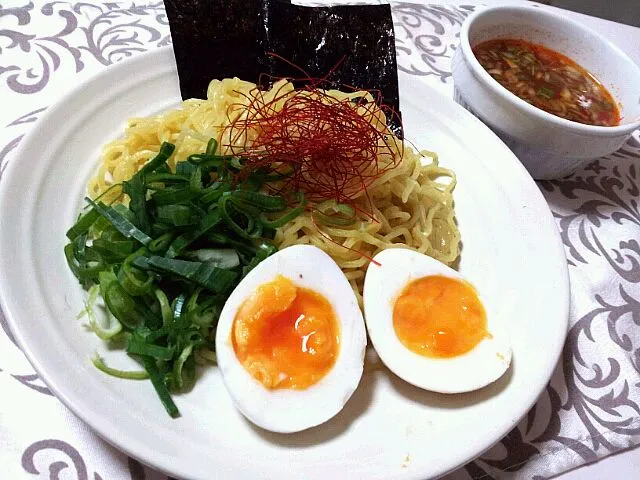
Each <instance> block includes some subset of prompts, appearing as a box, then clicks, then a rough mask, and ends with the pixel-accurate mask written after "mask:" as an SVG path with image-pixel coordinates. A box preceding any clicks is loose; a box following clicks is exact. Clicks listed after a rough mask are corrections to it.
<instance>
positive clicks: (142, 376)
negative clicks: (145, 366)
mask: <svg viewBox="0 0 640 480" xmlns="http://www.w3.org/2000/svg"><path fill="white" fill-rule="evenodd" d="M91 362H92V363H93V365H94V366H95V367H96V368H97V369H98V370H100V371H101V372H104V373H106V374H107V375H111V376H112V377H117V378H124V379H126V380H147V379H148V378H149V374H148V373H147V372H145V371H144V370H138V371H130V370H118V369H117V368H111V367H108V366H107V365H106V364H105V363H104V360H103V359H102V358H101V357H100V356H99V355H98V354H97V353H96V354H95V355H94V356H93V358H92V359H91Z"/></svg>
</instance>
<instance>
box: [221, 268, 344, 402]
mask: <svg viewBox="0 0 640 480" xmlns="http://www.w3.org/2000/svg"><path fill="white" fill-rule="evenodd" d="M231 337H232V343H233V349H234V351H235V354H236V356H237V358H238V360H240V363H242V365H243V366H244V368H245V369H246V370H247V371H248V372H249V373H250V374H251V375H252V376H253V377H254V378H256V379H257V380H258V381H260V382H261V383H262V384H263V385H264V386H265V387H266V388H268V389H280V388H289V389H296V390H302V389H305V388H307V387H310V386H311V385H313V384H315V383H317V382H318V381H319V380H320V379H321V378H322V377H324V376H325V375H326V374H327V373H328V372H329V370H331V368H332V367H333V365H334V364H335V362H336V358H337V357H338V350H339V347H340V328H339V326H338V322H337V320H336V315H335V313H334V311H333V308H332V307H331V304H330V303H329V302H328V301H327V299H326V298H325V297H324V296H322V295H321V294H319V293H317V292H315V291H313V290H309V289H306V288H299V287H296V285H295V284H294V283H293V282H292V281H291V280H289V279H287V278H285V277H283V276H281V275H278V276H277V277H276V279H275V280H273V281H272V282H268V283H264V284H262V285H260V286H259V287H258V288H257V289H256V290H255V291H254V292H253V294H252V295H251V296H250V297H249V298H248V299H247V300H246V301H245V302H244V303H243V304H242V306H241V307H240V309H239V310H238V313H237V314H236V317H235V319H234V321H233V327H232V331H231Z"/></svg>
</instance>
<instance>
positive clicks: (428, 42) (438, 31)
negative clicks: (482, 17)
mask: <svg viewBox="0 0 640 480" xmlns="http://www.w3.org/2000/svg"><path fill="white" fill-rule="evenodd" d="M392 9H393V15H394V18H395V21H394V28H395V34H396V50H397V61H398V69H399V70H401V71H403V72H406V73H409V74H412V75H420V76H432V75H433V76H437V77H439V79H440V81H441V82H444V83H446V82H451V57H452V55H453V51H454V50H455V49H456V45H457V43H458V40H457V39H458V34H457V33H456V34H455V35H454V36H453V38H450V36H449V35H445V32H447V31H448V30H450V29H451V28H452V27H453V28H455V30H456V31H459V29H460V26H461V25H462V22H464V19H465V18H466V17H467V16H468V15H469V14H470V13H472V12H473V10H474V6H472V5H460V6H446V7H445V6H442V5H423V4H417V3H394V4H393V7H392Z"/></svg>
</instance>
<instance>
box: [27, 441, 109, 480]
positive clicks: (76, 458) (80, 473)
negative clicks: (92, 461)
mask: <svg viewBox="0 0 640 480" xmlns="http://www.w3.org/2000/svg"><path fill="white" fill-rule="evenodd" d="M49 450H50V451H51V452H52V453H54V454H56V455H55V456H54V457H53V458H60V457H62V460H53V459H52V458H51V456H49V458H48V460H49V462H51V463H49V464H48V465H47V470H48V478H50V479H51V480H59V479H60V478H70V477H68V476H67V473H68V472H65V470H67V469H72V470H73V477H71V478H75V479H77V480H89V478H93V480H102V477H101V476H100V475H99V474H97V473H94V474H93V476H92V477H89V472H88V471H87V466H86V464H85V462H84V460H83V459H82V456H81V455H80V453H79V452H78V450H76V449H75V448H74V447H72V446H71V445H69V444H68V443H67V442H64V441H62V440H50V439H46V440H40V441H37V442H35V443H33V444H31V445H29V447H28V448H27V449H26V450H25V451H24V453H23V454H22V467H23V468H24V470H25V471H26V472H27V473H31V474H34V475H38V474H41V473H43V472H41V471H40V469H39V467H38V466H36V456H38V454H40V453H41V452H46V451H49ZM47 453H50V452H47ZM61 454H62V455H61ZM69 460H70V461H71V465H69V463H67V462H68V461H69ZM46 463H47V462H45V464H46ZM40 468H41V467H40ZM61 475H62V476H61Z"/></svg>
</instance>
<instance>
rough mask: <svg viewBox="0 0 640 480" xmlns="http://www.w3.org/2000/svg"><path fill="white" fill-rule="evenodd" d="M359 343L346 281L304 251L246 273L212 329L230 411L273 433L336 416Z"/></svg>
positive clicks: (354, 379)
mask: <svg viewBox="0 0 640 480" xmlns="http://www.w3.org/2000/svg"><path fill="white" fill-rule="evenodd" d="M366 343H367V340H366V333H365V326H364V319H363V318H362V313H361V311H360V308H359V307H358V301H357V299H356V296H355V295H354V293H353V290H352V289H351V286H350V285H349V282H348V281H347V279H346V277H345V276H344V274H343V273H342V271H341V270H340V267H338V265H337V264H336V263H335V262H334V261H333V260H332V259H331V257H329V256H328V255H327V254H326V253H324V252H323V251H322V250H320V249H319V248H316V247H313V246H310V245H296V246H292V247H288V248H285V249H283V250H280V251H279V252H277V253H275V254H274V255H272V256H271V257H269V258H267V259H266V260H263V261H262V262H261V263H260V264H258V266H256V267H255V268H254V269H253V270H252V271H251V272H249V274H248V275H247V276H246V277H245V278H244V279H243V280H242V282H240V284H239V285H238V286H237V287H236V289H235V290H234V291H233V293H232V294H231V295H230V296H229V299H228V300H227V302H226V304H225V306H224V308H223V310H222V312H221V314H220V319H219V322H218V327H217V330H216V354H217V359H218V367H219V369H220V372H221V374H222V377H223V380H224V384H225V386H226V387H227V390H228V391H229V393H230V395H231V397H232V399H233V402H234V404H235V406H236V407H237V408H238V409H239V410H240V411H241V412H242V414H244V416H245V417H247V418H248V419H249V420H250V421H251V422H253V423H254V424H256V425H258V426H259V427H262V428H264V429H266V430H271V431H274V432H280V433H290V432H297V431H300V430H305V429H307V428H310V427H313V426H315V425H319V424H321V423H323V422H325V421H327V420H329V419H330V418H332V417H333V416H334V415H336V414H337V413H338V412H339V411H340V410H341V409H342V407H343V406H344V405H345V403H346V402H347V400H349V397H351V394H352V393H353V392H354V391H355V389H356V387H357V386H358V383H359V382H360V378H361V377H362V370H363V365H364V354H365V347H366Z"/></svg>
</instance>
